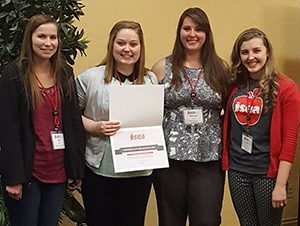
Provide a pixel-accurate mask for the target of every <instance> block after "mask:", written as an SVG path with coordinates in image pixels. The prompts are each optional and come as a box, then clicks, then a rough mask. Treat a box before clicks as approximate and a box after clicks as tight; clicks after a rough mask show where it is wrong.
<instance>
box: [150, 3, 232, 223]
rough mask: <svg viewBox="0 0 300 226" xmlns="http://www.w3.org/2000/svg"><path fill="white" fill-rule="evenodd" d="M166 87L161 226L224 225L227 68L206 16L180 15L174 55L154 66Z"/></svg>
mask: <svg viewBox="0 0 300 226" xmlns="http://www.w3.org/2000/svg"><path fill="white" fill-rule="evenodd" d="M152 70H153V71H154V73H155V74H156V75H157V76H158V79H159V82H160V83H161V84H164V85H165V113H164V114H165V115H164V122H163V127H164V133H165V139H166V145H167V151H168V156H169V163H170V168H168V169H161V170H155V174H154V176H155V179H154V180H155V181H154V186H155V192H156V198H157V204H158V213H159V225H160V226H184V225H186V221H187V217H188V218H189V222H190V225H192V226H194V225H206V226H216V225H219V224H220V223H221V216H220V212H221V207H222V200H223V190H224V178H225V174H224V172H222V170H221V162H220V159H221V151H222V149H221V124H222V120H221V110H222V101H223V98H224V96H225V95H226V87H227V85H226V84H227V76H228V74H229V73H228V67H227V64H226V63H225V62H224V61H223V60H222V59H221V58H220V57H218V55H217V54H216V51H215V47H214V41H213V35H212V31H211V28H210V24H209V20H208V17H207V15H206V14H205V12H204V11H203V10H201V9H200V8H189V9H187V10H185V11H184V12H183V14H182V15H181V17H180V20H179V23H178V27H177V36H176V40H175V45H174V48H173V53H172V54H171V55H170V56H168V57H166V58H163V59H162V60H160V61H158V62H157V63H156V64H155V65H154V66H153V68H152Z"/></svg>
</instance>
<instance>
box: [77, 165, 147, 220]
mask: <svg viewBox="0 0 300 226" xmlns="http://www.w3.org/2000/svg"><path fill="white" fill-rule="evenodd" d="M151 177H152V176H145V177H133V178H110V177H104V176H100V175H96V174H94V173H93V172H92V171H91V170H90V169H89V168H86V171H85V177H84V179H83V182H82V197H83V202H84V206H85V210H86V222H87V225H88V226H143V225H144V219H145V213H146V207H147V202H148V198H149V193H150V189H151V180H152V179H151Z"/></svg>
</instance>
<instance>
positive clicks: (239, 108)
mask: <svg viewBox="0 0 300 226" xmlns="http://www.w3.org/2000/svg"><path fill="white" fill-rule="evenodd" d="M259 94H260V90H259V88H255V89H254V90H253V91H249V92H248V97H247V96H246V95H242V96H238V97H236V98H234V100H233V104H232V109H233V112H234V116H235V118H236V120H237V121H238V122H239V123H240V124H241V125H246V124H247V115H248V113H249V116H250V118H249V121H248V123H249V126H253V125H255V124H256V123H257V122H258V121H259V119H260V116H261V112H262V110H263V100H262V98H261V97H259V96H258V95H259ZM247 105H248V106H247Z"/></svg>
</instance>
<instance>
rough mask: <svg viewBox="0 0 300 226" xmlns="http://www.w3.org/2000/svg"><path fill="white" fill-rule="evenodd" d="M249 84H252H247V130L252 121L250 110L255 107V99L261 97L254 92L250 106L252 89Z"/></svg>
mask: <svg viewBox="0 0 300 226" xmlns="http://www.w3.org/2000/svg"><path fill="white" fill-rule="evenodd" d="M249 83H250V82H248V83H247V87H246V96H247V115H246V122H247V124H246V128H247V130H248V129H249V127H250V120H251V115H250V109H251V108H252V107H253V102H254V100H255V98H256V97H257V96H258V95H259V92H258V93H257V94H255V93H254V92H253V98H252V101H251V104H250V105H249V89H250V88H249Z"/></svg>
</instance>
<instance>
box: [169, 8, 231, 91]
mask: <svg viewBox="0 0 300 226" xmlns="http://www.w3.org/2000/svg"><path fill="white" fill-rule="evenodd" d="M186 17H190V18H191V19H192V20H193V21H194V22H195V23H196V24H198V25H199V27H200V28H201V30H202V31H204V32H205V34H206V40H205V43H204V44H203V47H202V49H201V52H200V56H201V60H202V64H203V68H204V71H205V75H204V76H205V81H206V82H207V83H208V85H209V86H210V87H211V88H212V89H213V90H214V91H216V92H218V93H219V94H222V95H226V91H227V86H226V84H227V79H228V78H227V77H228V75H229V69H228V68H229V67H228V65H227V63H226V62H225V61H224V60H223V59H221V58H220V57H219V56H218V55H217V53H216V50H215V45H214V39H213V34H212V30H211V27H210V23H209V19H208V17H207V15H206V13H205V12H204V11H203V10H202V9H200V8H197V7H196V8H188V9H186V10H185V11H184V12H183V13H182V15H181V16H180V19H179V22H178V25H177V32H176V40H175V44H174V48H173V52H172V55H171V60H172V65H173V66H172V73H173V77H172V80H171V87H173V86H175V87H176V89H179V88H180V87H181V85H182V80H181V77H180V70H181V67H182V65H183V62H184V60H185V57H186V55H185V50H184V46H183V45H182V43H181V39H180V32H181V28H182V24H183V21H184V19H185V18H186Z"/></svg>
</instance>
